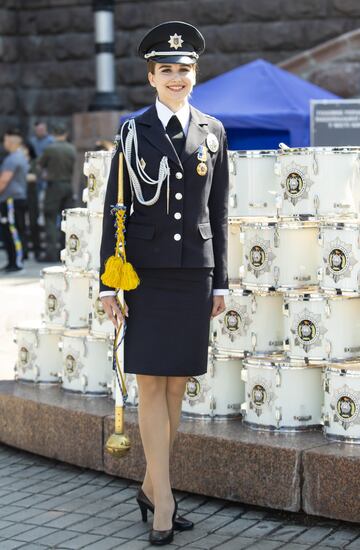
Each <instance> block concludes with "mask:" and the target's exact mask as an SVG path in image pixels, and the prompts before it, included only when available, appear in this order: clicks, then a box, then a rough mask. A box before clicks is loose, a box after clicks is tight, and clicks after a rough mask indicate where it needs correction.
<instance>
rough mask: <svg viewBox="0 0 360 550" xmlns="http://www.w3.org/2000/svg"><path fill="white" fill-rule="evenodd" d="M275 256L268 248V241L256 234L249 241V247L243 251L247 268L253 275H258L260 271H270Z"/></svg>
mask: <svg viewBox="0 0 360 550" xmlns="http://www.w3.org/2000/svg"><path fill="white" fill-rule="evenodd" d="M275 257H276V256H275V254H274V253H273V252H272V251H271V248H270V241H265V240H264V239H261V238H260V237H258V236H257V235H256V236H255V238H254V240H253V241H252V242H250V243H249V249H248V251H247V252H245V258H246V259H247V261H248V266H247V267H248V270H249V271H252V272H253V273H254V275H255V277H259V276H260V275H261V272H266V271H270V268H271V264H272V262H273V261H274V259H275Z"/></svg>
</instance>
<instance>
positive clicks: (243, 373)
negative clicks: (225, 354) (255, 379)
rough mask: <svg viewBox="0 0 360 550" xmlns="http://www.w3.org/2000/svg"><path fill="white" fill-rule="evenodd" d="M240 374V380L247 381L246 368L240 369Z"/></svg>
mask: <svg viewBox="0 0 360 550" xmlns="http://www.w3.org/2000/svg"><path fill="white" fill-rule="evenodd" d="M240 376H241V380H242V381H243V382H247V381H248V373H247V370H246V369H241V373H240Z"/></svg>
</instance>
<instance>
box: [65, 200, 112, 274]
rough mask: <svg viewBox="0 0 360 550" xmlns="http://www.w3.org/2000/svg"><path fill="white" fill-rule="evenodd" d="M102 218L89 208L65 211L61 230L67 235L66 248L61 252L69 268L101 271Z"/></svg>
mask: <svg viewBox="0 0 360 550" xmlns="http://www.w3.org/2000/svg"><path fill="white" fill-rule="evenodd" d="M102 218H103V215H102V214H100V213H99V212H90V211H89V210H88V209H87V208H69V209H67V210H64V211H63V219H62V222H61V230H62V231H64V233H65V248H64V249H63V250H62V251H61V260H62V261H63V262H64V263H65V265H66V267H67V268H69V269H73V270H78V271H79V270H90V269H99V267H100V244H101V234H102Z"/></svg>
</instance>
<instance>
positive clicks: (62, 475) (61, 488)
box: [0, 443, 360, 550]
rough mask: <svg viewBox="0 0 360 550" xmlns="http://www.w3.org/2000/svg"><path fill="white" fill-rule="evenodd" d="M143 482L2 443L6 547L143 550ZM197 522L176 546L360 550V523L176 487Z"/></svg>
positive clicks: (1, 522)
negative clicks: (236, 501) (140, 495)
mask: <svg viewBox="0 0 360 550" xmlns="http://www.w3.org/2000/svg"><path fill="white" fill-rule="evenodd" d="M137 488H138V483H135V482H132V481H130V480H126V479H121V478H116V477H112V476H109V475H106V474H104V473H102V472H95V471H92V470H88V469H85V468H79V467H76V466H71V465H69V464H65V463H62V462H58V461H56V460H50V459H47V458H44V457H40V456H37V455H34V454H32V453H28V452H24V451H20V450H18V449H14V448H12V447H8V446H6V445H4V444H1V443H0V550H11V549H15V548H19V549H20V548H21V549H25V550H45V549H47V548H48V549H51V548H57V549H59V550H71V549H72V550H79V549H82V548H84V549H86V550H110V549H115V548H116V549H118V548H119V549H120V548H121V550H143V549H147V548H153V547H152V546H150V545H149V543H148V532H149V529H150V528H151V518H150V521H149V522H148V523H143V522H142V521H141V516H140V512H139V510H138V508H137V504H136V501H135V498H134V497H135V494H136V491H137ZM175 495H176V498H177V499H178V501H179V510H180V513H181V514H182V515H184V516H185V517H187V518H189V519H191V520H192V521H194V523H195V528H194V529H193V530H192V531H188V532H183V533H176V534H175V538H174V541H173V543H172V544H171V545H169V546H168V547H169V548H174V549H175V548H184V549H187V550H189V549H193V550H201V549H203V550H204V549H206V550H210V549H212V548H216V549H219V550H241V549H243V548H244V549H245V548H246V549H249V550H275V549H278V548H282V549H286V550H307V549H310V548H311V549H312V548H316V549H318V550H325V549H328V550H329V549H331V548H336V549H339V548H346V549H349V550H356V549H358V550H360V525H356V524H351V523H345V522H340V521H334V520H328V519H324V518H317V517H313V516H306V515H304V514H294V513H287V512H282V511H276V510H270V509H264V508H258V507H255V506H248V505H244V504H234V503H231V502H227V501H224V500H220V499H214V498H207V497H203V496H199V495H193V494H189V493H184V492H179V491H175Z"/></svg>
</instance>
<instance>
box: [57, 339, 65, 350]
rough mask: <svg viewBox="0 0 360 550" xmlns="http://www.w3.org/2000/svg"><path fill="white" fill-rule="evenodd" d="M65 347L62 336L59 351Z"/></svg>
mask: <svg viewBox="0 0 360 550" xmlns="http://www.w3.org/2000/svg"><path fill="white" fill-rule="evenodd" d="M63 348H64V342H63V340H62V338H59V341H58V349H59V351H62V350H63Z"/></svg>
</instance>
